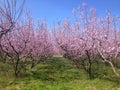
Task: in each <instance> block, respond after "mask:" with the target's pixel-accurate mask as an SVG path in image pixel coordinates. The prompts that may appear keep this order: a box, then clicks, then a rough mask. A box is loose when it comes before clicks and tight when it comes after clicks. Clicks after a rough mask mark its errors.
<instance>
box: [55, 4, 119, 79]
mask: <svg viewBox="0 0 120 90" xmlns="http://www.w3.org/2000/svg"><path fill="white" fill-rule="evenodd" d="M73 13H74V16H75V23H74V24H72V23H70V21H69V20H65V21H64V22H63V23H61V24H59V28H54V35H55V40H56V42H57V45H58V46H59V48H60V51H61V54H62V55H63V56H64V57H65V58H68V59H69V60H70V61H72V63H73V64H74V65H76V67H77V68H83V69H84V70H85V71H86V72H87V73H88V75H89V77H90V79H92V78H93V75H92V66H93V65H94V63H97V64H99V61H100V62H104V63H107V64H109V65H110V66H111V68H112V70H113V72H114V73H115V75H116V76H117V77H120V72H119V70H118V63H117V61H118V60H119V56H120V28H119V23H120V18H119V17H113V16H112V15H111V14H110V12H109V11H107V13H106V16H105V17H98V16H97V13H96V10H95V9H94V8H91V9H90V10H89V11H88V10H87V5H86V4H85V3H83V7H81V8H80V7H78V9H74V10H73Z"/></svg>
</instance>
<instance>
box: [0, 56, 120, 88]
mask: <svg viewBox="0 0 120 90" xmlns="http://www.w3.org/2000/svg"><path fill="white" fill-rule="evenodd" d="M104 69H105V67H104ZM106 69H107V71H108V74H106V75H107V76H106V78H95V79H93V80H89V78H88V76H87V75H86V73H85V72H84V70H82V69H81V70H78V69H76V68H75V67H73V66H72V65H71V64H70V63H69V61H68V60H66V59H64V58H62V57H59V56H54V57H52V58H50V59H48V60H47V61H46V62H44V63H42V64H39V65H37V66H36V67H35V68H33V69H31V70H29V71H27V72H26V74H25V75H26V76H25V77H19V78H14V76H13V74H12V73H13V71H12V67H11V66H9V65H6V64H3V63H0V90H119V89H118V88H120V83H119V80H118V82H117V79H116V78H114V79H113V77H114V75H113V74H112V73H111V70H110V68H106ZM96 70H97V69H96ZM98 71H99V72H100V70H98ZM96 72H97V71H96ZM96 72H95V73H96ZM109 74H110V75H109Z"/></svg>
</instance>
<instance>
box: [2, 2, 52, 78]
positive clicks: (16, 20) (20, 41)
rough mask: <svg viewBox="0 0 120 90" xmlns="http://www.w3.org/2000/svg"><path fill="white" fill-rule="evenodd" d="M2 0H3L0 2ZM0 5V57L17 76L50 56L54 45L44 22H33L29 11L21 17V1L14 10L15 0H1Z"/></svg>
mask: <svg viewBox="0 0 120 90" xmlns="http://www.w3.org/2000/svg"><path fill="white" fill-rule="evenodd" d="M1 2H2V1H1ZM2 3H3V6H2V5H1V7H0V12H1V13H0V58H1V59H0V60H1V61H2V62H4V63H9V64H11V65H12V66H13V69H14V74H15V76H16V77H17V76H18V75H19V74H20V71H21V70H23V69H24V70H26V66H27V65H28V64H31V68H33V67H34V66H35V65H36V64H38V63H40V62H41V61H43V60H45V59H47V58H48V57H50V56H52V55H53V44H52V40H51V37H50V34H49V32H48V29H47V26H46V23H45V22H43V21H42V22H41V21H38V25H36V26H35V25H34V23H33V20H32V17H31V15H30V14H29V13H27V14H26V16H25V17H24V20H23V19H20V16H22V11H23V6H24V1H23V3H22V5H21V6H20V8H19V9H18V10H16V9H17V8H18V7H16V6H17V0H11V1H10V0H4V1H3V2H2Z"/></svg>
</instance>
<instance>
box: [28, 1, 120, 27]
mask: <svg viewBox="0 0 120 90" xmlns="http://www.w3.org/2000/svg"><path fill="white" fill-rule="evenodd" d="M83 2H85V3H87V5H88V7H94V8H96V10H97V14H98V15H99V16H104V15H105V13H106V9H109V10H110V12H111V13H112V15H118V16H120V0H26V7H27V8H28V9H29V10H30V12H31V13H32V16H33V18H35V19H41V20H44V19H45V20H46V22H47V24H48V26H52V25H53V24H54V23H55V22H56V21H57V20H58V21H62V20H63V19H64V18H69V19H70V20H71V21H72V20H73V19H74V16H73V14H72V9H73V8H77V7H78V5H82V3H83Z"/></svg>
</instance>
